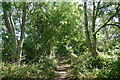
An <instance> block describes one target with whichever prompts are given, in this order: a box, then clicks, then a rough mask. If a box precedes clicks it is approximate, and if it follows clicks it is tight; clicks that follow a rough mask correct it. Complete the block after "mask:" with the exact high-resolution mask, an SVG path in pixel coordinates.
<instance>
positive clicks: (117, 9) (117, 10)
mask: <svg viewBox="0 0 120 80" xmlns="http://www.w3.org/2000/svg"><path fill="white" fill-rule="evenodd" d="M119 6H120V4H118V7H117V8H116V13H115V14H113V15H112V16H111V17H110V18H109V19H108V20H107V21H106V22H105V23H104V24H103V25H102V26H101V27H100V28H99V29H98V30H97V31H96V32H95V33H94V34H97V32H98V31H99V30H100V29H102V28H104V27H105V26H106V25H107V24H108V22H109V21H110V20H111V19H112V18H113V17H115V16H116V15H117V14H118V12H119Z"/></svg>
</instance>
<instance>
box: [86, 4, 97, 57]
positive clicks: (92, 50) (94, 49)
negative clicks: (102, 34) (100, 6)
mask: <svg viewBox="0 0 120 80" xmlns="http://www.w3.org/2000/svg"><path fill="white" fill-rule="evenodd" d="M84 24H85V34H86V43H87V46H88V48H89V50H90V52H91V53H92V55H93V56H95V57H96V56H97V55H98V54H97V52H96V35H93V38H94V44H93V45H94V46H93V45H92V43H91V39H90V34H89V30H88V16H87V3H86V2H84ZM93 25H94V26H93V29H94V27H95V23H93Z"/></svg>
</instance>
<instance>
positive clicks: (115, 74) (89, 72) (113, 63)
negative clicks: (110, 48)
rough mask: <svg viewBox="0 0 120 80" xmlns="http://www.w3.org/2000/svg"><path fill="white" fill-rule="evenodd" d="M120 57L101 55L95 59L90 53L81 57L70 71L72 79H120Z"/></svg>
mask: <svg viewBox="0 0 120 80" xmlns="http://www.w3.org/2000/svg"><path fill="white" fill-rule="evenodd" d="M119 68H120V59H119V55H109V54H105V53H99V56H98V57H96V58H94V57H92V56H91V54H90V53H84V54H82V55H79V56H78V57H77V58H76V60H74V62H72V68H71V70H70V71H69V72H70V73H71V78H119V77H120V69H119Z"/></svg>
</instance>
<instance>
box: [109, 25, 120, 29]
mask: <svg viewBox="0 0 120 80" xmlns="http://www.w3.org/2000/svg"><path fill="white" fill-rule="evenodd" d="M107 25H113V26H117V27H118V28H120V25H119V24H107Z"/></svg>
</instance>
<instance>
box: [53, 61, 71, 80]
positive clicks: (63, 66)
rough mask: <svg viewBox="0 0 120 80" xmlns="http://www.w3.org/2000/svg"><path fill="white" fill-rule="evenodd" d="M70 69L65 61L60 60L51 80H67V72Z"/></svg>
mask: <svg viewBox="0 0 120 80" xmlns="http://www.w3.org/2000/svg"><path fill="white" fill-rule="evenodd" d="M70 67H71V65H70V64H68V63H67V60H66V59H60V60H59V64H58V66H57V69H56V70H55V76H54V78H53V80H69V73H68V70H69V68H70Z"/></svg>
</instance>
